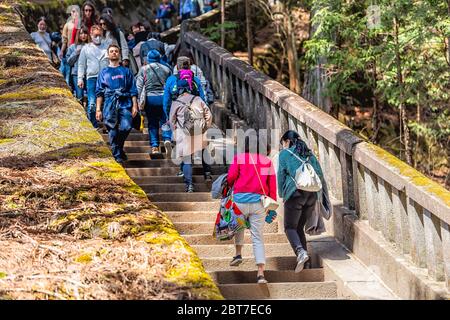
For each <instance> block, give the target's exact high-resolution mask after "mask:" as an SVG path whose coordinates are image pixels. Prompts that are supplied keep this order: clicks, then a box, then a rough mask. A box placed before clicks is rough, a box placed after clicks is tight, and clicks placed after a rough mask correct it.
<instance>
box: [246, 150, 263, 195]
mask: <svg viewBox="0 0 450 320" xmlns="http://www.w3.org/2000/svg"><path fill="white" fill-rule="evenodd" d="M248 155H249V157H250V159H251V160H252V164H253V167H254V168H255V171H256V176H257V177H258V181H259V185H260V186H261V189H262V191H263V193H264V196H265V197H267V195H266V191H265V190H264V186H263V184H262V181H261V177H260V176H259V172H258V168H256V164H255V162H254V161H253V158H252V155H251V154H250V153H249V154H248Z"/></svg>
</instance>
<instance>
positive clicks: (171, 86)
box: [163, 56, 206, 115]
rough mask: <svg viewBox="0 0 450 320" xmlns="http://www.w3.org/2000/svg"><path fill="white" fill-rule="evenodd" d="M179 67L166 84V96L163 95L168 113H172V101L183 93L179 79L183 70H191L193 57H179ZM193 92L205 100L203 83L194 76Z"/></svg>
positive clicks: (165, 109)
mask: <svg viewBox="0 0 450 320" xmlns="http://www.w3.org/2000/svg"><path fill="white" fill-rule="evenodd" d="M177 69H178V73H177V74H174V75H171V76H170V77H169V78H168V79H167V81H166V85H165V86H164V96H163V108H164V112H165V113H166V115H169V113H170V107H171V105H172V101H173V100H176V99H177V98H178V96H179V95H180V94H181V93H180V92H181V91H180V90H181V89H180V88H179V87H178V81H179V80H180V79H181V74H182V73H183V72H181V71H182V70H190V69H191V59H189V57H184V56H179V57H178V59H177ZM192 84H193V88H192V90H191V91H192V92H191V93H192V94H193V95H196V96H199V97H200V98H202V100H203V101H206V100H205V92H204V91H203V88H202V84H201V82H200V79H198V78H197V77H195V76H193V78H192Z"/></svg>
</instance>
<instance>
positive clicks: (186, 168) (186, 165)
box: [180, 150, 211, 185]
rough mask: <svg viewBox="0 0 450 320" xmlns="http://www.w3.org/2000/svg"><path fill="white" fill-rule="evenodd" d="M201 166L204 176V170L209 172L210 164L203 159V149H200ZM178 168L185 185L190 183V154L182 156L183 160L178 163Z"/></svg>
mask: <svg viewBox="0 0 450 320" xmlns="http://www.w3.org/2000/svg"><path fill="white" fill-rule="evenodd" d="M202 167H203V174H204V176H205V177H206V172H209V173H211V166H210V165H209V164H208V163H207V162H206V161H205V150H202ZM180 170H181V171H183V175H184V177H183V178H184V183H185V184H186V185H190V184H192V159H191V156H187V157H184V158H183V162H181V164H180Z"/></svg>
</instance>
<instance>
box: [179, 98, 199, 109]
mask: <svg viewBox="0 0 450 320" xmlns="http://www.w3.org/2000/svg"><path fill="white" fill-rule="evenodd" d="M196 97H197V96H193V97H192V99H191V100H189V102H188V103H186V102H184V101H181V100H180V99H179V97H178V98H177V99H176V100H175V101H177V102H179V103H181V104H182V105H183V106H186V107H188V108H190V107H191V104H192V101H194V99H195V98H196Z"/></svg>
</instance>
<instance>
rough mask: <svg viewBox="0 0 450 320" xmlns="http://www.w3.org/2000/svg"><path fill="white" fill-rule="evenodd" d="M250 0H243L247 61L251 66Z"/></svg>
mask: <svg viewBox="0 0 450 320" xmlns="http://www.w3.org/2000/svg"><path fill="white" fill-rule="evenodd" d="M250 1H251V0H245V22H246V25H247V53H248V63H250V65H251V66H253V43H254V41H253V30H252V13H251V4H250Z"/></svg>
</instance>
